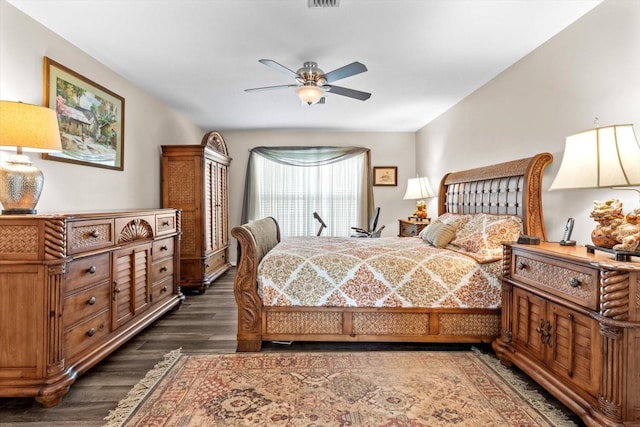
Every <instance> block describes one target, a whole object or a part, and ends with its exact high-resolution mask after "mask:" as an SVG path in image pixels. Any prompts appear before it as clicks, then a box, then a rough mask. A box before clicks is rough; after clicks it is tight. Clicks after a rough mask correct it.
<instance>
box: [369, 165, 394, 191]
mask: <svg viewBox="0 0 640 427" xmlns="http://www.w3.org/2000/svg"><path fill="white" fill-rule="evenodd" d="M373 185H375V186H391V187H397V186H398V167H397V166H374V167H373Z"/></svg>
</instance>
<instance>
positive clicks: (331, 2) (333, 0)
mask: <svg viewBox="0 0 640 427" xmlns="http://www.w3.org/2000/svg"><path fill="white" fill-rule="evenodd" d="M338 6H340V0H309V7H310V8H312V7H338Z"/></svg>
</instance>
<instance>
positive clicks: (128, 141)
mask: <svg viewBox="0 0 640 427" xmlns="http://www.w3.org/2000/svg"><path fill="white" fill-rule="evenodd" d="M43 56H48V57H50V58H51V59H53V60H55V61H56V62H59V63H60V64H63V65H65V66H66V67H68V68H70V69H72V70H74V71H76V72H77V73H80V74H81V75H83V76H85V77H87V78H88V79H90V80H92V81H94V82H96V83H98V84H100V85H102V86H104V87H106V88H108V89H110V90H111V91H113V92H115V93H117V94H118V95H120V96H122V97H124V99H125V133H124V142H125V145H124V148H125V155H124V171H122V172H121V171H114V170H109V169H102V168H95V167H90V166H81V165H74V164H68V163H61V162H56V161H50V160H43V159H41V158H39V156H38V155H37V154H32V155H31V156H30V158H31V161H32V162H33V163H34V164H35V165H36V166H37V167H39V168H40V169H41V170H42V171H43V173H44V176H45V184H44V190H43V193H42V196H41V197H40V202H39V203H38V206H37V209H38V212H41V213H44V212H60V211H79V210H109V209H132V208H153V207H159V206H160V204H161V199H160V145H162V144H177V143H194V141H195V142H199V141H200V139H202V136H203V135H204V130H202V129H200V128H199V127H198V126H196V125H194V124H193V123H191V122H190V121H189V120H187V119H186V118H185V117H183V116H181V115H180V114H178V113H176V112H175V111H173V110H171V109H170V108H169V107H168V106H167V105H165V104H164V103H162V102H160V101H159V100H158V99H156V98H154V97H152V96H150V95H148V94H147V93H145V92H143V91H142V90H140V89H139V88H137V87H136V86H134V85H132V84H131V83H130V82H128V81H127V80H126V79H124V78H123V77H121V76H119V75H118V74H116V73H115V72H114V71H112V70H110V69H109V68H107V67H105V66H103V65H102V64H100V63H99V62H97V61H96V60H95V59H93V58H92V57H90V56H88V55H87V54H85V53H84V52H82V51H81V50H79V49H78V48H76V47H75V46H73V45H72V44H70V43H69V42H67V41H66V40H64V39H62V38H60V37H59V36H57V35H56V34H55V33H53V32H51V31H49V30H48V29H46V28H45V27H43V26H42V25H40V24H39V23H37V22H36V21H34V20H32V19H31V18H29V17H28V16H26V15H25V14H23V13H22V12H20V11H19V10H17V9H16V8H14V7H13V6H11V5H10V4H8V3H6V2H5V1H4V0H0V99H2V100H8V101H22V102H27V103H30V104H38V105H41V104H42V91H43V88H42V86H43V76H42V74H43V64H42V58H43ZM0 153H3V154H0V156H3V157H6V156H7V155H8V154H10V153H8V152H2V151H0ZM3 160H4V159H3V158H0V161H3Z"/></svg>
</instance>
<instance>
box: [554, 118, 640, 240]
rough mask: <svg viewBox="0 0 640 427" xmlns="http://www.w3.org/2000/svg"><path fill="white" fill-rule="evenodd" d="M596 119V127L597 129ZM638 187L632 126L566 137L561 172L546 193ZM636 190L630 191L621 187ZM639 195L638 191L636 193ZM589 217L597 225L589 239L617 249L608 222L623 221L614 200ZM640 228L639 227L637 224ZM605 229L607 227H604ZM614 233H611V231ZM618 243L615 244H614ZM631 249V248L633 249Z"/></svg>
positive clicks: (639, 162) (638, 154)
mask: <svg viewBox="0 0 640 427" xmlns="http://www.w3.org/2000/svg"><path fill="white" fill-rule="evenodd" d="M597 124H598V123H597V119H596V126H597ZM638 185H640V144H638V139H637V138H636V136H635V133H634V130H633V125H630V124H625V125H612V126H606V127H596V128H595V129H590V130H587V131H584V132H580V133H577V134H575V135H571V136H569V137H567V138H566V142H565V149H564V155H563V157H562V162H561V163H560V169H559V170H558V174H557V175H556V178H555V179H554V181H553V183H552V184H551V187H550V188H549V190H563V189H574V188H613V189H618V188H620V187H631V186H638ZM620 189H628V190H634V191H638V190H637V189H632V188H620ZM638 192H639V193H640V191H638ZM591 217H592V218H593V219H594V220H595V221H596V222H598V223H599V225H598V226H597V227H596V229H595V230H594V231H593V233H592V235H591V238H592V240H593V243H594V244H595V245H596V246H599V247H604V248H612V247H614V246H616V247H615V248H614V249H617V250H624V249H620V248H621V247H620V243H622V242H620V241H619V240H618V241H616V239H617V238H619V237H620V236H616V231H615V228H616V227H613V229H612V228H611V227H610V225H611V224H609V222H610V221H611V220H614V219H618V220H620V221H624V218H625V217H624V216H623V214H622V204H621V203H619V201H617V200H615V199H611V200H609V201H607V202H604V203H600V204H599V202H598V203H596V208H595V209H594V211H593V212H592V213H591ZM638 226H639V228H640V224H639V225H638ZM607 227H608V228H607ZM612 230H613V233H611V231H612ZM616 243H618V244H616ZM632 250H633V249H632Z"/></svg>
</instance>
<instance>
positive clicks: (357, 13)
mask: <svg viewBox="0 0 640 427" xmlns="http://www.w3.org/2000/svg"><path fill="white" fill-rule="evenodd" d="M8 1H9V3H11V4H12V5H14V6H15V7H17V8H18V9H20V10H22V11H23V12H25V13H26V14H27V15H30V16H31V17H33V18H34V19H35V20H37V21H39V22H40V23H42V24H43V25H44V26H46V27H48V28H50V29H51V30H53V31H54V32H55V33H57V34H59V35H61V36H62V37H63V38H65V39H67V40H69V41H70V42H71V43H73V44H74V45H76V46H78V47H79V48H80V49H82V50H83V51H85V52H87V53H88V54H89V55H91V56H93V57H94V58H96V59H97V60H98V61H100V62H101V63H103V64H105V65H106V66H107V67H109V68H111V69H112V70H114V71H115V72H117V73H119V74H120V75H122V76H124V77H125V78H126V79H128V80H129V81H131V82H133V83H134V84H135V85H136V86H138V87H140V88H142V89H144V90H146V91H147V92H149V93H151V94H153V95H154V96H156V97H157V98H159V99H162V100H163V101H164V102H166V103H167V104H169V105H170V106H171V107H172V108H174V109H175V110H177V111H179V112H181V113H183V114H184V115H185V116H186V117H188V118H189V119H191V120H192V121H193V122H194V123H196V124H197V125H199V126H200V127H202V128H204V129H205V130H211V129H216V130H240V129H317V130H343V131H350V130H352V131H416V130H418V129H420V128H421V127H423V126H424V125H425V124H427V123H428V122H429V121H431V120H433V119H434V118H436V117H437V116H439V115H440V114H442V113H443V112H444V111H446V110H447V109H448V108H450V107H452V106H453V105H454V104H456V103H457V102H458V101H460V100H461V99H463V98H464V97H465V96H467V95H469V94H470V93H471V92H473V91H474V90H476V89H477V88H479V87H480V86H482V85H483V84H485V83H486V82H488V81H489V80H491V79H492V78H493V77H495V76H496V75H497V74H499V73H500V72H502V71H503V70H505V69H506V68H508V67H509V66H510V65H512V64H513V63H515V62H517V61H518V60H519V59H521V58H522V57H524V56H525V55H527V54H528V53H529V52H531V51H532V50H534V49H535V48H536V47H538V46H539V45H541V44H542V43H544V42H545V41H546V40H548V39H549V38H551V37H553V35H555V34H556V33H558V32H560V31H561V30H563V29H564V28H566V27H567V26H568V25H570V24H571V23H572V22H574V21H575V20H577V19H578V18H580V16H582V15H583V14H585V13H586V12H588V11H589V10H591V9H592V8H593V7H595V6H596V5H597V4H599V3H600V0H422V1H418V0H341V1H340V2H339V7H338V8H309V7H308V5H307V0H8ZM262 58H265V59H272V60H274V61H276V62H279V63H280V64H282V65H284V66H286V67H288V68H290V69H292V70H294V71H295V70H297V69H298V68H300V67H301V66H302V64H303V62H305V61H315V62H317V63H318V66H319V67H320V68H321V69H323V70H324V71H325V72H329V71H331V70H333V69H336V68H339V67H341V66H343V65H346V64H348V63H351V62H353V61H359V62H362V63H363V64H365V65H366V66H367V68H368V70H369V71H368V72H366V73H363V74H359V75H356V76H352V77H349V78H346V79H343V80H339V81H337V82H336V84H337V85H339V86H344V87H348V88H353V89H357V90H362V91H366V92H371V93H372V94H373V95H372V96H371V98H370V99H369V100H367V101H358V100H354V99H351V98H346V97H343V96H339V95H335V94H333V95H332V94H329V96H327V103H326V104H324V105H313V106H310V107H309V106H306V105H301V103H300V101H299V100H298V99H297V97H296V95H295V92H294V89H293V88H289V89H281V90H274V91H261V92H254V93H246V92H244V89H246V88H253V87H260V86H271V85H281V84H289V83H295V82H294V81H292V80H291V79H290V78H289V77H287V76H286V75H284V74H282V73H279V72H278V71H276V70H274V69H272V68H268V67H266V66H264V65H262V64H260V63H258V60H259V59H262ZM53 59H55V58H53ZM87 77H88V78H91V76H87ZM98 83H100V82H98Z"/></svg>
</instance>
